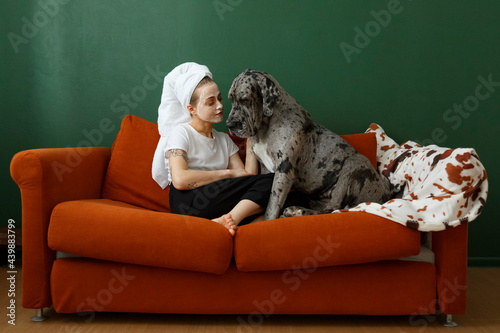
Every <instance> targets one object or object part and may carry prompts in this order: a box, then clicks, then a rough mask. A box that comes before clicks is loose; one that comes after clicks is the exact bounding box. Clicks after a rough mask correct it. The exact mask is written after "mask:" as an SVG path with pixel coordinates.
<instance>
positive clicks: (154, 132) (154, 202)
mask: <svg viewBox="0 0 500 333" xmlns="http://www.w3.org/2000/svg"><path fill="white" fill-rule="evenodd" d="M159 139H160V134H159V133H158V125H157V124H155V123H152V122H150V121H147V120H145V119H142V118H139V117H136V116H132V115H127V116H126V117H125V118H123V120H122V124H121V128H120V132H118V135H117V136H116V139H115V141H114V142H113V146H112V149H111V160H110V161H109V166H108V170H107V173H106V178H105V180H104V184H103V189H102V193H101V197H102V198H103V199H111V200H117V201H122V202H126V203H129V204H132V205H135V206H140V207H144V208H148V209H151V210H155V211H160V212H169V211H170V206H169V204H168V201H169V199H168V197H169V190H168V188H166V189H165V190H162V188H161V187H160V186H159V185H158V184H157V183H156V182H155V181H154V179H153V177H152V175H151V167H152V163H153V156H154V153H155V150H156V146H157V145H158V140H159Z"/></svg>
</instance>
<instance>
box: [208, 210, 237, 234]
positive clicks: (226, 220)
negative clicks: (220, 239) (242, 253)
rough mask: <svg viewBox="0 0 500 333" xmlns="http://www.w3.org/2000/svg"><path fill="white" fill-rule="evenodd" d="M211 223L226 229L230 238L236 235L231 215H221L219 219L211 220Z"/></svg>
mask: <svg viewBox="0 0 500 333" xmlns="http://www.w3.org/2000/svg"><path fill="white" fill-rule="evenodd" d="M212 221H214V222H217V223H219V224H220V225H222V226H223V227H225V228H227V230H229V233H230V234H231V236H234V235H235V234H236V225H235V224H234V221H233V218H232V217H231V214H226V215H222V216H221V217H219V218H217V219H213V220H212Z"/></svg>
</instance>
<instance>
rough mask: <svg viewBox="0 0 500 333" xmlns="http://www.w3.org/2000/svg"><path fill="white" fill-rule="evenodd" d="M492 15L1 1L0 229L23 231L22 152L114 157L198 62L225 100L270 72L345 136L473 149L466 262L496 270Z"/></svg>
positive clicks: (234, 4)
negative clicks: (370, 131)
mask: <svg viewBox="0 0 500 333" xmlns="http://www.w3.org/2000/svg"><path fill="white" fill-rule="evenodd" d="M499 14H500V2H498V1H495V0H491V1H480V0H478V1H463V0H462V1H459V0H449V1H425V0H419V1H416V0H414V1H411V0H401V1H396V0H391V1H368V0H365V1H352V0H341V1H340V0H338V1H289V0H280V1H269V0H259V1H250V0H215V1H214V0H206V1H194V0H188V1H186V0H183V1H173V0H170V1H164V0H161V1H160V0H146V1H145V0H141V1H138V0H137V1H126V0H87V1H83V0H79V1H76V0H41V1H28V0H25V1H16V0H2V1H1V3H0V16H1V17H0V27H1V36H2V38H1V42H0V43H1V50H0V52H1V53H0V56H1V59H0V60H1V65H0V66H1V67H0V68H1V69H0V71H1V72H0V78H1V87H2V89H0V94H1V95H0V100H1V101H2V103H1V108H2V109H1V116H2V120H1V121H0V128H1V135H2V140H1V142H2V143H1V145H2V146H1V147H2V154H1V155H0V163H1V164H0V166H1V168H0V181H1V188H2V200H1V205H2V207H1V212H2V220H1V221H0V224H1V225H5V224H7V220H8V219H14V220H16V221H18V222H20V221H21V207H20V196H19V191H18V189H17V187H16V185H15V184H14V182H13V181H12V179H11V178H10V175H9V163H10V159H11V158H12V156H13V155H14V154H15V153H16V152H18V151H20V150H24V149H31V148H41V147H66V146H78V145H85V144H86V142H85V141H86V140H87V141H90V142H91V143H92V144H93V145H104V146H110V145H111V144H112V142H113V139H114V137H115V135H116V133H117V131H118V130H119V126H120V120H121V118H122V117H123V116H124V115H125V114H127V113H130V114H134V115H137V116H140V117H143V118H145V119H148V120H150V121H156V118H157V107H158V104H159V101H160V95H161V80H162V77H163V76H164V75H165V74H166V73H167V72H168V71H169V70H171V69H172V68H173V67H175V66H176V65H178V64H180V63H182V62H185V61H196V62H199V63H202V64H205V65H207V66H208V67H209V68H210V69H211V71H212V72H213V74H214V78H215V80H216V81H217V82H218V84H219V88H220V89H221V92H222V93H223V95H224V96H226V95H227V92H228V89H229V87H230V85H231V82H232V80H233V78H234V77H235V76H236V75H238V74H239V73H240V72H241V71H242V70H244V69H246V68H253V69H258V70H263V71H267V72H269V73H271V74H272V75H273V76H275V77H276V78H277V79H278V80H279V81H280V82H281V84H282V85H283V87H285V89H287V90H288V91H289V92H290V93H291V94H292V95H293V96H294V97H295V98H296V99H297V100H298V101H299V102H300V103H301V104H302V105H303V106H304V107H305V108H306V109H307V110H309V112H310V113H311V115H312V116H313V118H314V119H315V120H316V121H317V122H319V123H321V124H323V125H325V126H326V127H328V128H330V129H331V130H333V131H335V132H337V133H340V134H347V133H355V132H363V131H364V130H365V129H366V128H367V127H368V126H369V125H370V123H372V122H375V123H378V124H380V125H381V126H382V127H383V128H384V129H385V130H386V131H387V132H388V133H389V135H390V136H392V137H393V138H394V139H396V140H397V141H398V142H400V143H402V142H403V141H405V140H407V139H413V140H417V141H420V142H422V141H424V142H426V143H429V142H430V141H431V140H433V141H434V142H436V143H439V144H440V145H442V146H447V147H474V148H475V149H476V151H477V153H478V154H479V156H480V157H481V160H482V162H483V163H484V165H485V167H486V170H487V171H488V172H489V173H488V175H489V181H490V189H493V191H490V195H489V198H488V201H487V204H486V206H485V209H484V211H483V214H482V215H481V216H480V217H479V218H478V219H477V220H475V221H474V222H472V223H471V225H470V238H469V255H470V256H471V261H470V263H471V264H475V265H497V266H500V242H498V239H500V231H499V230H500V227H499V223H500V222H498V221H496V220H497V219H496V218H495V215H494V214H495V213H494V207H496V206H500V198H499V196H498V194H497V192H496V191H495V190H494V189H496V188H497V187H498V184H499V181H498V178H497V177H496V173H495V170H496V167H497V166H498V165H499V163H500V160H499V157H498V148H497V147H496V146H494V143H495V142H498V138H497V139H495V136H496V134H498V133H497V130H498V125H500V116H499V115H498V113H499V112H498V111H499V105H500V86H499V85H500V83H497V82H500V56H499V54H500V43H499V36H500V25H499V24H498V17H499ZM366 29H367V30H366ZM359 31H361V33H360V32H359ZM489 77H490V80H491V81H493V82H494V83H493V85H492V86H491V87H490V92H489V95H488V96H487V97H485V93H486V91H485V90H481V91H480V92H481V93H482V95H481V98H480V99H479V98H476V97H475V96H476V93H477V92H476V88H477V87H478V86H479V85H480V84H481V81H480V80H481V79H480V78H484V79H486V80H488V78H489ZM481 89H484V88H481ZM475 102H477V103H476V104H474V103H475ZM463 103H470V104H468V105H467V108H468V110H470V111H467V109H464V108H462V111H460V112H458V113H457V112H455V111H459V108H460V105H461V104H463ZM455 105H456V106H455ZM224 106H225V110H226V112H227V113H228V112H229V110H230V103H229V101H228V100H227V99H225V101H224ZM448 110H449V111H448ZM102 121H105V122H108V125H107V127H106V129H105V130H101V129H100V124H101V122H102ZM217 128H218V129H219V130H220V129H224V125H223V124H221V125H218V127H217Z"/></svg>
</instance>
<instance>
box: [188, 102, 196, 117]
mask: <svg viewBox="0 0 500 333" xmlns="http://www.w3.org/2000/svg"><path fill="white" fill-rule="evenodd" d="M187 109H188V111H189V113H190V114H191V115H193V112H195V111H196V109H195V108H194V107H193V106H192V105H191V104H188V106H187Z"/></svg>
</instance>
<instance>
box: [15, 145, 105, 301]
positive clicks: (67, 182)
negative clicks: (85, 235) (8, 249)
mask: <svg viewBox="0 0 500 333" xmlns="http://www.w3.org/2000/svg"><path fill="white" fill-rule="evenodd" d="M110 155H111V149H110V148H106V147H89V148H54V149H33V150H26V151H21V152H19V153H17V154H16V155H14V157H13V158H12V161H11V164H10V173H11V176H12V179H14V181H15V182H16V184H17V185H18V186H19V189H20V190H21V203H22V226H23V239H22V243H23V244H22V246H23V251H22V257H23V258H22V261H23V266H22V267H23V282H22V283H23V306H24V307H25V308H32V309H40V308H44V307H49V306H51V305H52V300H51V297H50V271H51V268H52V263H53V261H54V259H55V252H54V251H52V250H50V249H49V247H48V246H47V231H48V228H49V221H50V215H51V213H52V210H53V208H54V207H55V206H56V205H57V204H58V203H60V202H63V201H69V200H78V199H92V198H99V197H100V194H101V187H102V183H103V180H104V176H105V174H106V169H107V165H108V162H109V159H110Z"/></svg>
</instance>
